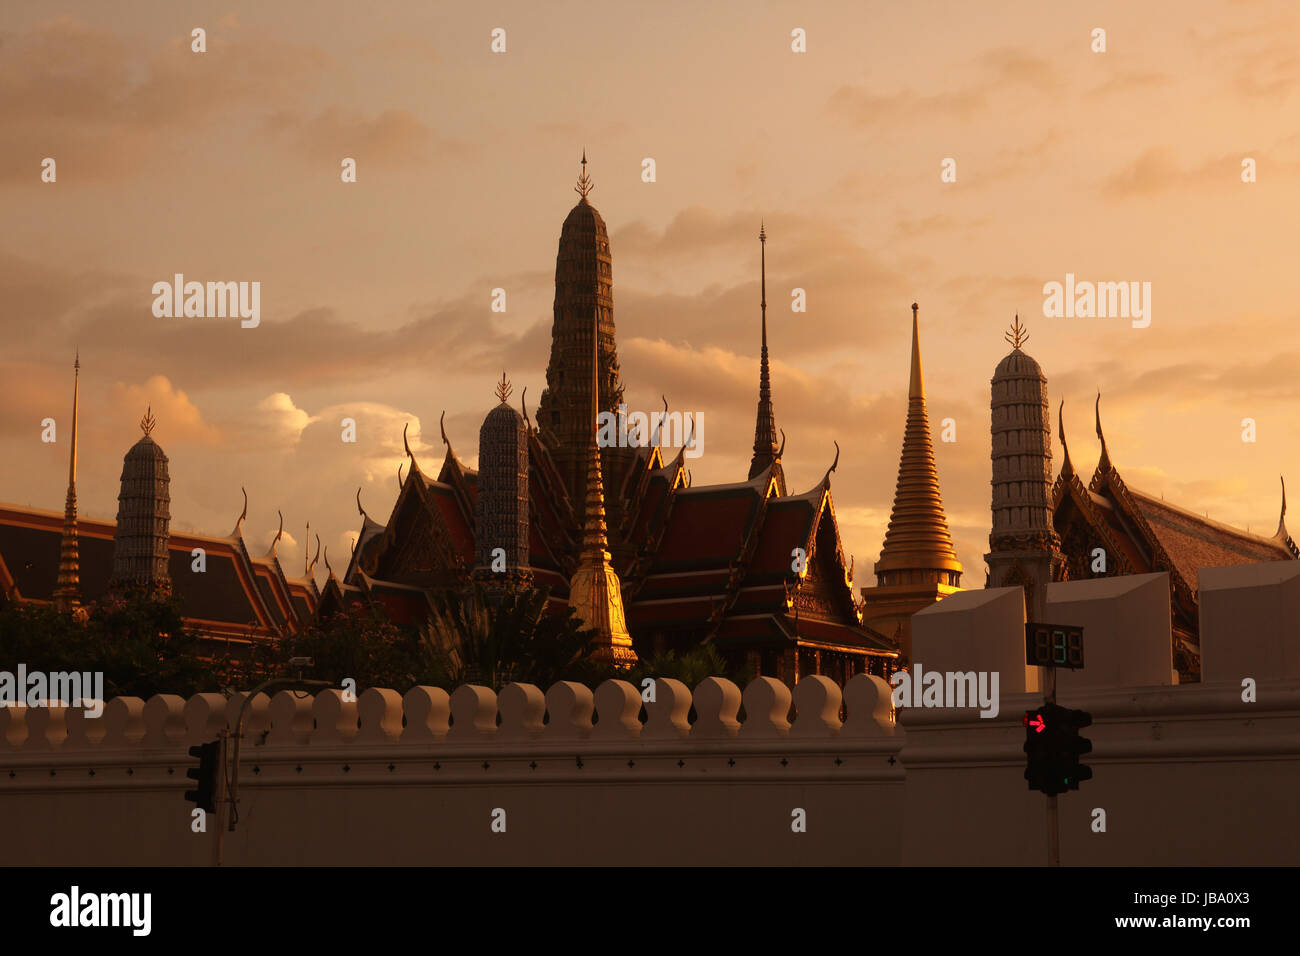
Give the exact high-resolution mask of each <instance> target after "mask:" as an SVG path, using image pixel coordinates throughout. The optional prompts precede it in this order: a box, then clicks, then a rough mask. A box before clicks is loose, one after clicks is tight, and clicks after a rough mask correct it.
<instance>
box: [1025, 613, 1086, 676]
mask: <svg viewBox="0 0 1300 956" xmlns="http://www.w3.org/2000/svg"><path fill="white" fill-rule="evenodd" d="M1025 663H1026V664H1029V665H1030V666H1034V667H1068V668H1070V669H1071V670H1078V669H1080V668H1082V667H1083V628H1081V627H1071V626H1068V625H1063V624H1026V625H1025Z"/></svg>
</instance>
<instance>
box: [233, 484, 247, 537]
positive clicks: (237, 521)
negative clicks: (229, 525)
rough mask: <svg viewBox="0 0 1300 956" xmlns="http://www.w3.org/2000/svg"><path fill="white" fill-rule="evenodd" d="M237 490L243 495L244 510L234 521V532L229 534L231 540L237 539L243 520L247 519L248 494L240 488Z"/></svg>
mask: <svg viewBox="0 0 1300 956" xmlns="http://www.w3.org/2000/svg"><path fill="white" fill-rule="evenodd" d="M239 490H240V491H242V492H243V493H244V510H243V511H241V512H240V513H239V517H238V518H236V519H235V530H234V531H232V532H230V536H231V537H232V538H238V537H239V529H240V528H241V527H242V526H243V524H244V519H245V518H247V517H248V492H247V491H245V490H244V489H243V488H242V487H241V488H240V489H239Z"/></svg>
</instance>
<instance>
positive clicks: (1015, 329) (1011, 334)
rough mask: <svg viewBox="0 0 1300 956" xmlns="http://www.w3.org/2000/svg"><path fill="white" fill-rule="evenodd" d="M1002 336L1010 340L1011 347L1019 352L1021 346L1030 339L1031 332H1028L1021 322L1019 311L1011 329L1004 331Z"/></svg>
mask: <svg viewBox="0 0 1300 956" xmlns="http://www.w3.org/2000/svg"><path fill="white" fill-rule="evenodd" d="M1002 337H1003V338H1004V339H1006V340H1007V341H1008V342H1010V343H1011V347H1012V348H1013V349H1015V350H1016V351H1017V352H1019V351H1020V346H1022V345H1024V344H1025V343H1026V342H1028V341H1029V332H1027V331H1026V330H1025V327H1024V326H1023V325H1021V324H1020V313H1019V312H1017V313H1016V319H1015V321H1014V322H1013V323H1012V324H1011V330H1010V331H1008V332H1003V333H1002Z"/></svg>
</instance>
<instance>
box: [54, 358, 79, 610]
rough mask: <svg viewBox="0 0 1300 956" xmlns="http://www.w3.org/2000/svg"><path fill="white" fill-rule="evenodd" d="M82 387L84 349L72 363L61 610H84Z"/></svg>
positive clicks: (57, 598) (58, 595) (57, 596)
mask: <svg viewBox="0 0 1300 956" xmlns="http://www.w3.org/2000/svg"><path fill="white" fill-rule="evenodd" d="M80 389H81V353H80V352H78V353H77V357H76V359H75V361H74V362H73V363H72V448H71V450H70V451H69V453H68V495H67V498H66V499H65V500H64V505H63V533H62V535H61V536H60V539H59V577H58V582H57V584H56V586H55V589H54V595H53V597H54V606H55V607H56V608H58V609H59V610H60V611H70V612H72V613H73V614H77V613H78V612H80V611H81V549H80V543H79V542H78V540H77V408H78V404H79V394H80Z"/></svg>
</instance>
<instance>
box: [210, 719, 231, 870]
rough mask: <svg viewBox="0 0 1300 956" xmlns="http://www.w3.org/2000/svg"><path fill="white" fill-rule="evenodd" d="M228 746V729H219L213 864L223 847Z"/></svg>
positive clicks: (217, 862)
mask: <svg viewBox="0 0 1300 956" xmlns="http://www.w3.org/2000/svg"><path fill="white" fill-rule="evenodd" d="M229 746H230V731H228V730H223V731H221V762H220V763H218V764H217V766H218V767H220V768H221V772H220V773H218V774H217V812H216V819H215V820H214V821H213V822H214V823H215V825H216V828H217V841H216V842H217V845H216V847H215V856H216V860H215V865H216V866H220V865H221V854H222V850H223V849H224V846H223V843H224V837H225V833H224V830H223V828H222V826H221V818H222V816H223V815H224V814H225V810H226V754H227V752H228V750H229Z"/></svg>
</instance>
